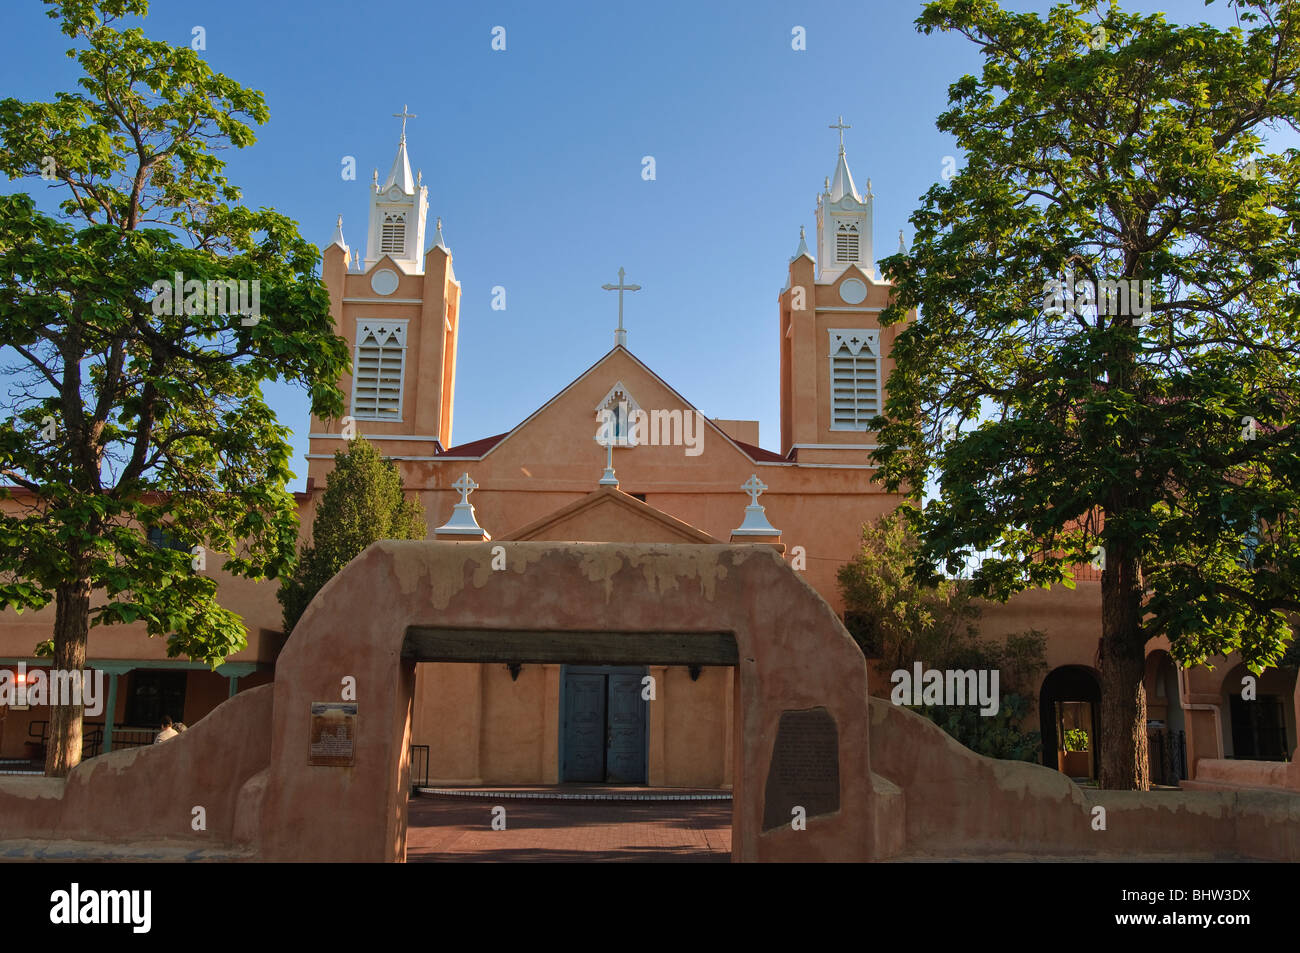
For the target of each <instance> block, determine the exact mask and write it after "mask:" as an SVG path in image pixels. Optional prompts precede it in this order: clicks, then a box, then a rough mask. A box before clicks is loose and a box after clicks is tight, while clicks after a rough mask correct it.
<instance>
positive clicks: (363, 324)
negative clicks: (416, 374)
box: [350, 318, 408, 424]
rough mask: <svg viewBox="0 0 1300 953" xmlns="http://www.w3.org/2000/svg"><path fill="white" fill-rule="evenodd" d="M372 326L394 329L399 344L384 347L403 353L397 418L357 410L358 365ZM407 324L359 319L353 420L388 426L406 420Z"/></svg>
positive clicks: (353, 375)
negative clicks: (364, 342)
mask: <svg viewBox="0 0 1300 953" xmlns="http://www.w3.org/2000/svg"><path fill="white" fill-rule="evenodd" d="M372 324H373V325H379V326H383V327H386V328H392V336H393V337H395V338H396V339H397V341H398V342H399V343H397V344H395V345H392V344H384V345H382V346H383V347H384V348H385V349H387V348H390V347H391V348H395V349H397V350H399V351H401V352H402V371H401V376H400V377H399V379H398V384H397V416H396V417H378V416H370V415H368V414H366V413H362V412H359V411H358V410H357V365H358V363H359V358H360V356H361V342H362V341H363V340H364V338H365V336H366V334H365V332H366V329H367V326H368V325H372ZM407 324H408V322H407V321H405V320H400V321H385V320H383V319H382V318H357V325H356V343H355V344H353V346H352V390H351V394H350V404H351V410H352V418H353V419H354V420H368V421H373V422H374V423H388V424H398V423H402V421H403V420H404V414H403V404H404V401H405V399H406V326H407Z"/></svg>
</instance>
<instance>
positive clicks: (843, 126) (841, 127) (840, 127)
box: [827, 116, 853, 154]
mask: <svg viewBox="0 0 1300 953" xmlns="http://www.w3.org/2000/svg"><path fill="white" fill-rule="evenodd" d="M827 128H829V129H838V130H839V131H840V153H841V154H843V152H844V130H845V129H852V128H853V127H852V126H850V125H848V124H847V123H845V122H844V117H843V116H840V121H839V122H833V123H831V124H830V126H828V127H827Z"/></svg>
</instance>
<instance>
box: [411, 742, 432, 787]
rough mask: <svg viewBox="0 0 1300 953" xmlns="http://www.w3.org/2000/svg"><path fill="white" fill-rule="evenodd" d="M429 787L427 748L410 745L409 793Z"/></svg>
mask: <svg viewBox="0 0 1300 953" xmlns="http://www.w3.org/2000/svg"><path fill="white" fill-rule="evenodd" d="M428 786H429V746H428V745H411V791H412V792H414V791H415V789H416V788H420V787H428Z"/></svg>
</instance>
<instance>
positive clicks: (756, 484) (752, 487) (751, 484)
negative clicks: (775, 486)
mask: <svg viewBox="0 0 1300 953" xmlns="http://www.w3.org/2000/svg"><path fill="white" fill-rule="evenodd" d="M740 488H741V489H742V490H744V491H745V492H746V493H748V494H749V505H750V506H757V505H758V498H759V496H761V495H762V493H763V491H764V490H766V489H767V484H766V483H764V482H763V481H762V480H760V479H759V478H758V474H757V473H755V474H752V475H751V476H750V478H749V479H748V480H746V481H745V482H744V483H742V484H740Z"/></svg>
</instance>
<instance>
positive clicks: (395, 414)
mask: <svg viewBox="0 0 1300 953" xmlns="http://www.w3.org/2000/svg"><path fill="white" fill-rule="evenodd" d="M405 365H406V322H405V321H368V320H362V321H358V322H357V349H356V353H355V355H354V357H353V362H352V416H353V417H355V418H357V419H358V420H401V419H402V381H403V376H404V373H405V370H406V366H405Z"/></svg>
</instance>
